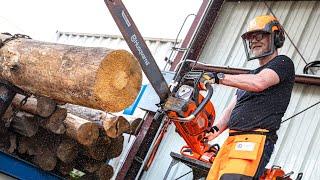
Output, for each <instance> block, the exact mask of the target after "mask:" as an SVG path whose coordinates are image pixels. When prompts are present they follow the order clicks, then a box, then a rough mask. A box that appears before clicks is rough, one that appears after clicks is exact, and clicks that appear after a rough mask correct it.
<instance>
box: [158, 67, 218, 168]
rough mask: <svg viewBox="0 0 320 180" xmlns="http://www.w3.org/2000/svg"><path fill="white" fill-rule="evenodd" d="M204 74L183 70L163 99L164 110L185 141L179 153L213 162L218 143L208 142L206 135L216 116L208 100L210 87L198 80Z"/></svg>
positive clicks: (210, 91)
mask: <svg viewBox="0 0 320 180" xmlns="http://www.w3.org/2000/svg"><path fill="white" fill-rule="evenodd" d="M203 75H204V73H203V72H201V71H190V72H188V73H186V74H185V75H184V76H183V77H182V79H181V80H180V82H179V84H178V86H177V88H175V89H174V90H173V92H172V93H171V94H170V96H169V98H168V99H167V101H166V102H165V104H164V106H163V110H164V112H166V114H167V116H168V118H169V119H170V120H171V121H173V123H174V124H175V126H176V129H177V132H178V133H179V135H180V136H181V137H182V138H183V139H184V140H185V142H186V143H187V145H186V146H183V147H182V148H181V150H180V153H181V154H182V155H185V156H188V157H190V158H194V159H198V160H202V161H205V162H213V159H214V157H215V155H216V154H217V152H218V151H219V146H218V145H217V144H215V145H212V146H211V145H209V144H208V142H207V139H206V138H205V135H206V133H207V132H210V131H211V127H212V125H213V122H214V119H215V110H214V106H213V104H212V103H211V101H210V99H211V97H212V94H213V88H212V86H211V85H210V84H209V83H205V84H204V82H202V81H201V79H202V78H203ZM203 87H205V88H203ZM201 90H202V91H203V90H206V91H207V95H206V96H205V97H203V95H201V94H200V91H201Z"/></svg>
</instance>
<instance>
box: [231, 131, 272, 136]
mask: <svg viewBox="0 0 320 180" xmlns="http://www.w3.org/2000/svg"><path fill="white" fill-rule="evenodd" d="M243 134H259V135H266V136H268V135H271V134H274V133H272V132H263V131H237V132H230V133H229V136H236V135H243Z"/></svg>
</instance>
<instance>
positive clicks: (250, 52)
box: [241, 32, 275, 61]
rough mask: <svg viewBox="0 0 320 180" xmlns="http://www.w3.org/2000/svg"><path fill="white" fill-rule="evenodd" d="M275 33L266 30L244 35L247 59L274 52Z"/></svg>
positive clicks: (261, 56)
mask: <svg viewBox="0 0 320 180" xmlns="http://www.w3.org/2000/svg"><path fill="white" fill-rule="evenodd" d="M273 36H274V34H273V33H272V34H270V33H265V32H253V33H247V34H244V35H242V36H241V37H242V41H243V45H244V49H245V53H246V56H247V60H248V61H250V60H253V59H259V58H263V57H266V56H269V55H271V54H273V52H274V50H275V46H274V42H273V39H274V37H273Z"/></svg>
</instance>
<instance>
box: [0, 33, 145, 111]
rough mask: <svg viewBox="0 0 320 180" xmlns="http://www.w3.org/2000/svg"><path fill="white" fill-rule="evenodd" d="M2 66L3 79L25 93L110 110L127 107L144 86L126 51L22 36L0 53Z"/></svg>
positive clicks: (136, 66)
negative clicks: (42, 40) (44, 40)
mask: <svg viewBox="0 0 320 180" xmlns="http://www.w3.org/2000/svg"><path fill="white" fill-rule="evenodd" d="M8 37H9V36H6V35H0V38H1V39H2V40H4V39H6V38H8ZM0 67H1V71H0V72H1V73H0V74H1V77H2V78H3V79H5V80H7V81H9V82H11V83H12V84H14V85H16V86H18V87H20V88H21V89H23V90H25V91H27V92H30V93H32V94H36V95H40V96H45V97H50V98H51V99H54V100H58V101H62V102H68V103H72V104H79V105H82V106H86V107H91V108H95V109H101V110H104V111H108V112H118V111H121V110H123V109H125V108H126V107H128V106H129V105H131V104H132V103H133V101H134V100H135V98H136V96H137V94H138V92H139V90H140V86H141V83H142V72H141V68H140V65H139V63H138V61H137V60H136V59H135V57H134V56H133V55H132V54H131V53H129V52H128V51H125V50H111V49H107V48H101V47H80V46H71V45H63V44H55V43H47V42H41V41H35V40H29V39H23V38H19V39H15V40H12V41H9V42H8V43H6V44H5V45H4V46H3V47H2V48H1V49H0Z"/></svg>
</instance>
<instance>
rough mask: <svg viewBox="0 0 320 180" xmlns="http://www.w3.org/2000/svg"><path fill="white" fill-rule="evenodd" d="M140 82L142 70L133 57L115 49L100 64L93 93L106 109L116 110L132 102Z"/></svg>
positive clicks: (138, 89)
mask: <svg viewBox="0 0 320 180" xmlns="http://www.w3.org/2000/svg"><path fill="white" fill-rule="evenodd" d="M141 83H142V72H141V68H140V65H139V63H138V62H137V60H136V59H135V57H134V56H133V55H132V54H130V53H129V52H127V51H125V50H115V51H112V52H110V53H109V54H108V55H107V56H106V57H105V59H104V60H103V61H102V62H101V64H100V67H99V69H98V71H97V76H96V82H95V86H94V94H95V97H96V98H97V99H98V101H99V100H100V101H102V102H104V103H105V104H104V103H102V105H105V107H106V109H107V111H110V112H118V111H121V110H123V109H125V108H126V107H128V106H130V105H131V104H132V103H133V102H134V100H135V98H136V96H137V95H138V93H139V91H140V87H141ZM106 84H107V85H108V86H106Z"/></svg>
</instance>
